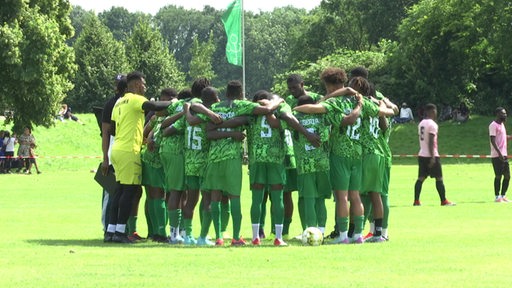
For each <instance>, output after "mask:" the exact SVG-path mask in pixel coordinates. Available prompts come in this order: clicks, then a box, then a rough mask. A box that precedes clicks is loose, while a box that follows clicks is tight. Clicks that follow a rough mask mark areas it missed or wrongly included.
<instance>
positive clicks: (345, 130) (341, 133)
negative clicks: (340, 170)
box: [322, 97, 363, 159]
mask: <svg viewBox="0 0 512 288" xmlns="http://www.w3.org/2000/svg"><path fill="white" fill-rule="evenodd" d="M356 104H357V100H356V99H355V98H354V97H336V98H330V99H328V100H327V101H325V102H322V105H323V106H324V107H325V108H326V109H327V115H326V117H327V118H328V120H329V122H331V124H332V125H333V128H332V131H331V135H330V138H329V143H330V146H331V147H330V148H331V153H332V154H334V155H336V156H339V157H343V158H350V159H359V158H361V155H362V153H363V152H362V147H361V143H360V141H359V140H360V139H359V138H360V134H361V117H359V118H357V120H356V122H355V123H354V124H352V125H349V126H345V127H341V122H342V121H343V118H344V116H346V115H349V114H350V113H351V112H352V110H353V109H354V107H355V105H356Z"/></svg>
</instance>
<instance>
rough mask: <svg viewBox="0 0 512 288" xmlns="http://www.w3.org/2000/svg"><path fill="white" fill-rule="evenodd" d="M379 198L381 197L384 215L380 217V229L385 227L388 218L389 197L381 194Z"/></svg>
mask: <svg viewBox="0 0 512 288" xmlns="http://www.w3.org/2000/svg"><path fill="white" fill-rule="evenodd" d="M380 198H381V199H382V207H383V208H384V217H383V218H382V229H387V228H388V220H389V198H388V196H387V195H386V196H384V195H381V196H380Z"/></svg>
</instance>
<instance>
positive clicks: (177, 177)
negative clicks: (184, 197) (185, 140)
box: [160, 153, 185, 191]
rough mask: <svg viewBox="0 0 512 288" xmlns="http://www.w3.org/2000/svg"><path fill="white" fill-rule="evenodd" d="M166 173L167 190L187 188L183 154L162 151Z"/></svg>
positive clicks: (161, 156)
mask: <svg viewBox="0 0 512 288" xmlns="http://www.w3.org/2000/svg"><path fill="white" fill-rule="evenodd" d="M160 158H161V159H162V165H163V166H164V174H165V186H166V188H167V189H166V190H165V191H171V190H174V191H184V190H185V159H184V156H183V155H172V154H170V155H169V154H168V153H160Z"/></svg>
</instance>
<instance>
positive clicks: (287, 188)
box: [283, 168, 298, 192]
mask: <svg viewBox="0 0 512 288" xmlns="http://www.w3.org/2000/svg"><path fill="white" fill-rule="evenodd" d="M285 170H286V172H285V173H286V184H284V189H283V190H284V192H293V191H297V190H298V188H297V168H291V169H285Z"/></svg>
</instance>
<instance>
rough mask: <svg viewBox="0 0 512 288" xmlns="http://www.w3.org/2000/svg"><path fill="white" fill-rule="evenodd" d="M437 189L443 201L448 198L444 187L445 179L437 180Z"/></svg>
mask: <svg viewBox="0 0 512 288" xmlns="http://www.w3.org/2000/svg"><path fill="white" fill-rule="evenodd" d="M436 189H437V193H439V198H440V199H441V202H443V201H445V200H446V191H445V189H444V183H443V181H442V180H441V181H437V180H436Z"/></svg>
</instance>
